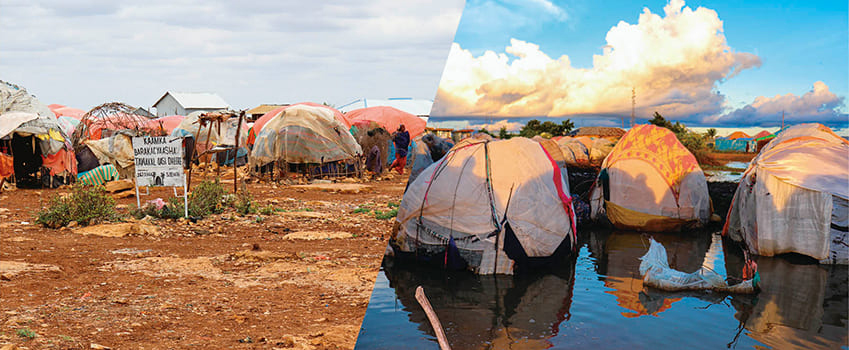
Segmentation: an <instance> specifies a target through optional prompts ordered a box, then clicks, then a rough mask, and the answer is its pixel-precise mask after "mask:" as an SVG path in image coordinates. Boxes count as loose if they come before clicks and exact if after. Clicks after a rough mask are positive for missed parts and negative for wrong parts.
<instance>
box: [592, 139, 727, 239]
mask: <svg viewBox="0 0 849 350" xmlns="http://www.w3.org/2000/svg"><path fill="white" fill-rule="evenodd" d="M601 168H602V169H601V172H600V173H599V176H598V178H597V179H596V184H595V186H594V188H593V190H592V192H591V193H590V205H591V207H592V211H591V217H592V218H593V219H600V218H602V217H605V216H606V217H607V219H608V220H610V222H611V223H612V224H613V225H614V226H616V227H617V228H622V229H631V230H641V231H655V232H660V231H677V230H680V229H681V228H682V227H691V226H701V225H703V224H705V223H707V221H708V219H709V218H710V215H711V204H710V197H709V195H708V189H707V181H706V180H705V175H704V173H703V172H702V169H701V168H700V167H699V163H698V162H697V161H696V158H695V157H694V156H693V154H692V153H690V151H688V150H687V148H686V147H684V145H682V144H681V142H679V141H678V139H677V138H676V137H675V134H673V133H672V131H669V129H666V128H661V127H657V126H654V125H638V126H635V127H633V128H631V130H629V131H628V133H626V134H625V136H623V137H622V138H621V139H620V140H619V142H618V143H617V144H616V147H614V148H613V151H612V152H610V154H609V155H608V156H607V158H605V160H604V162H603V163H602V166H601Z"/></svg>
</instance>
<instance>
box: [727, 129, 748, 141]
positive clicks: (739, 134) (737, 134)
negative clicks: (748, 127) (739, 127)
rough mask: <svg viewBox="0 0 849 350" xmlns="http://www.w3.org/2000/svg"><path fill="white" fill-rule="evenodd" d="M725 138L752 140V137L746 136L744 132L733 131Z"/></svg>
mask: <svg viewBox="0 0 849 350" xmlns="http://www.w3.org/2000/svg"><path fill="white" fill-rule="evenodd" d="M725 138H727V139H729V140H736V139H749V138H752V137H751V136H749V134H747V133H745V132H742V131H735V132H732V133H731V134H730V135H728V136H727V137H725Z"/></svg>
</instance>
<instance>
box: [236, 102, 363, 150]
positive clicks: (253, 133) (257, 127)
mask: <svg viewBox="0 0 849 350" xmlns="http://www.w3.org/2000/svg"><path fill="white" fill-rule="evenodd" d="M291 106H312V107H320V108H324V109H327V110H329V111H330V112H332V113H333V117H334V118H335V119H336V120H338V121H339V122H340V123H342V124H344V125H345V126H347V127H349V128H350V127H351V124H350V122H349V121H348V118H346V117H345V115H343V114H342V112H339V111H338V110H336V109H335V108H333V107H330V106H327V105H322V104H318V103H315V102H299V103H295V104H291V105H287V106H280V107H278V108H275V109H272V110H271V111H269V112H268V113H265V114H263V115H262V116H261V117H259V118H258V119H257V120H256V122H254V125H253V127H251V129H250V131H249V132H248V145H253V144H254V143H255V142H256V137H257V135H259V133H260V131H262V128H263V127H264V126H265V124H266V123H268V121H270V120H271V119H272V118H274V117H276V116H278V115H279V114H280V113H281V112H283V110H285V109H286V108H289V107H291Z"/></svg>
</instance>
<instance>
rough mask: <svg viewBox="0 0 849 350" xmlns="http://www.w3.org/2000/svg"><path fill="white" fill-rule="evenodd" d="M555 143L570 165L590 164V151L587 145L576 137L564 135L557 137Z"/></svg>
mask: <svg viewBox="0 0 849 350" xmlns="http://www.w3.org/2000/svg"><path fill="white" fill-rule="evenodd" d="M557 145H558V146H560V151H561V152H563V157H565V158H566V164H567V165H570V166H587V165H589V164H590V151H589V149H588V148H587V146H584V144H583V143H581V142H580V141H578V140H577V139H576V138H573V137H570V136H564V137H561V138H559V139H557Z"/></svg>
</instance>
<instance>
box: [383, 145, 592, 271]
mask: <svg viewBox="0 0 849 350" xmlns="http://www.w3.org/2000/svg"><path fill="white" fill-rule="evenodd" d="M551 152H559V150H558V149H557V147H556V146H555V147H554V149H551V150H548V149H546V148H544V146H543V145H542V144H540V143H537V142H534V141H531V140H529V139H526V138H521V137H518V138H512V139H510V140H502V141H485V140H474V139H466V140H464V141H463V142H461V143H459V144H457V145H456V146H454V148H453V149H452V150H451V151H450V152H449V153H448V154H446V155H445V157H443V158H442V159H441V160H440V161H439V162H437V163H435V164H433V165H431V166H429V167H428V168H426V169H425V170H424V171H422V173H421V174H419V176H418V177H417V178H416V179H415V180H414V181H413V182H412V183H411V184H409V186H408V188H407V191H406V192H405V193H404V198H403V199H402V201H401V206H400V208H399V209H398V216H397V218H396V221H397V225H396V229H395V230H393V233H392V239H391V241H390V244H391V245H392V247H393V249H394V250H395V253H396V255H399V256H403V255H406V256H413V255H414V256H416V257H418V258H420V259H421V260H429V259H430V260H432V261H434V262H436V263H438V264H439V265H443V264H444V265H447V266H450V267H451V268H456V269H463V268H467V269H469V270H471V271H474V272H475V273H478V274H511V273H513V272H514V268H518V269H520V270H521V269H531V268H533V267H534V266H535V264H537V263H540V262H546V261H550V260H552V258H554V257H559V256H563V255H565V254H569V252H573V251H574V249H575V248H576V241H575V215H574V209H573V207H572V198H571V196H570V195H569V183H568V181H569V180H568V176H567V174H566V169H564V168H560V167H559V166H558V165H557V161H556V157H552V155H551V154H550V153H551ZM560 157H561V158H562V156H560ZM519 164H520V165H521V166H517V165H519Z"/></svg>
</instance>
